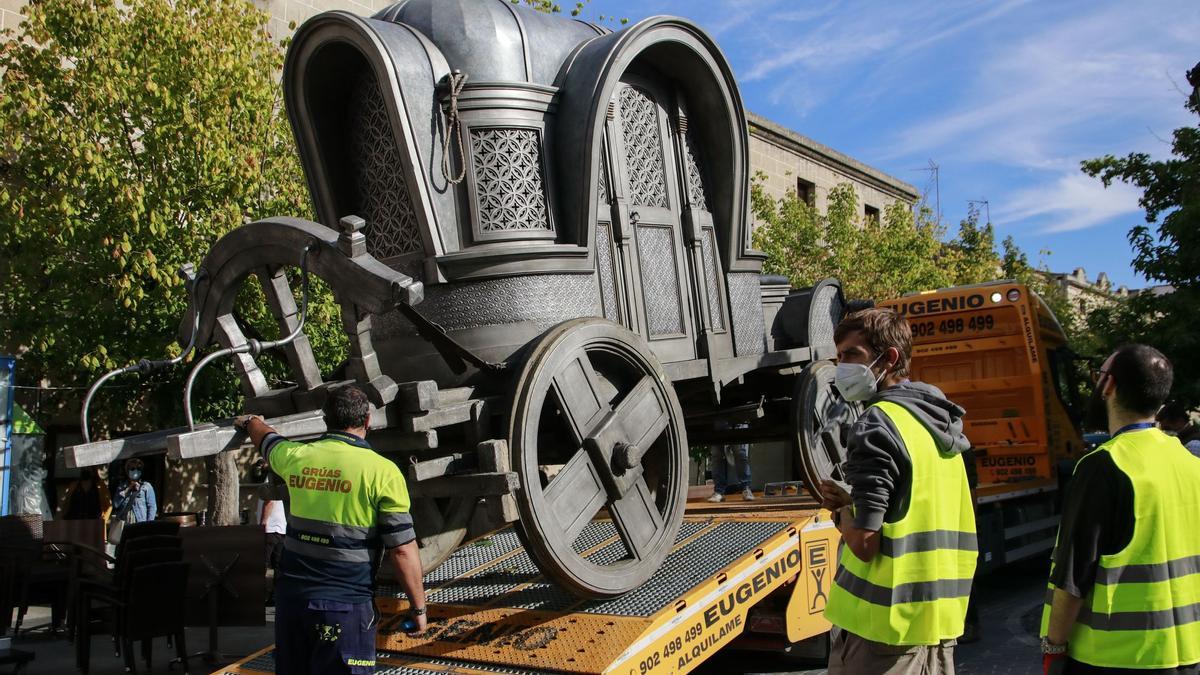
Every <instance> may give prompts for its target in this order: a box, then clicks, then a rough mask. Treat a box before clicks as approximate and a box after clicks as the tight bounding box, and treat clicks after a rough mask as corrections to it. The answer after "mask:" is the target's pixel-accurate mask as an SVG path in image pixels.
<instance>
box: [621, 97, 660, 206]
mask: <svg viewBox="0 0 1200 675" xmlns="http://www.w3.org/2000/svg"><path fill="white" fill-rule="evenodd" d="M620 97H621V135H622V137H623V138H624V140H625V167H626V171H625V173H626V175H627V177H628V178H629V197H630V201H632V202H633V203H634V204H638V205H641V206H653V207H659V208H664V209H665V208H667V207H668V206H669V204H668V202H667V174H666V168H665V160H664V159H663V148H662V134H661V132H660V131H659V125H658V105H656V104H655V103H654V100H653V99H651V98H650V97H649V96H647V95H646V94H645V93H643V92H642V91H641V90H640V89H637V88H635V87H624V88H622V89H621V94H620Z"/></svg>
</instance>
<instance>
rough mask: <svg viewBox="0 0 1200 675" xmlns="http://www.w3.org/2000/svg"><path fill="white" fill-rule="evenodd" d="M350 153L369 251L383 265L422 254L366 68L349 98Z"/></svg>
mask: <svg viewBox="0 0 1200 675" xmlns="http://www.w3.org/2000/svg"><path fill="white" fill-rule="evenodd" d="M348 107H349V109H350V110H353V111H354V116H353V118H352V119H351V120H350V133H349V136H350V149H349V154H350V157H352V158H353V159H352V160H351V161H352V164H353V172H354V185H355V187H356V190H357V195H356V196H357V198H358V205H359V211H360V212H359V213H358V214H357V215H359V216H361V217H363V218H364V219H366V221H367V226H366V228H365V230H364V231H363V233H364V234H365V235H366V237H367V251H368V252H369V253H370V254H371V255H373V256H375V257H376V258H379V259H380V260H384V259H387V258H391V257H394V256H398V255H404V254H406V253H414V252H417V251H420V250H422V244H421V233H420V229H419V226H418V224H417V216H416V212H415V211H414V210H413V206H412V197H411V195H410V194H409V191H408V184H407V183H406V182H405V180H404V172H403V170H402V169H401V167H402V166H403V165H402V164H401V162H400V148H399V147H398V146H397V145H396V136H395V133H394V132H393V131H392V122H391V120H390V119H389V118H388V113H387V106H386V105H385V103H384V100H383V94H382V92H380V90H379V83H378V82H377V80H376V79H375V75H374V74H373V73H372V71H371V70H370V69H366V70H365V71H364V72H363V74H362V75H361V76H360V78H359V80H358V82H357V83H356V84H355V87H354V90H353V92H352V94H351V96H350V104H349V106H348Z"/></svg>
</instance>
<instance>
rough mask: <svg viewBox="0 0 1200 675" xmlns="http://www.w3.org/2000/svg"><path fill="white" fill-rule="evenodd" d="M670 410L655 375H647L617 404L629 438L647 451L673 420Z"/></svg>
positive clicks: (618, 412) (623, 429)
mask: <svg viewBox="0 0 1200 675" xmlns="http://www.w3.org/2000/svg"><path fill="white" fill-rule="evenodd" d="M669 410H670V409H669V407H668V405H667V401H666V400H665V399H664V398H663V395H662V392H661V391H660V390H659V388H658V387H656V386H655V382H654V379H653V378H651V377H643V378H642V379H641V380H640V381H639V382H638V383H637V385H635V386H634V388H633V390H632V391H630V392H629V395H628V396H626V397H625V399H624V400H622V401H621V403H620V404H619V405H618V406H617V409H616V417H617V420H618V423H619V424H620V425H621V429H622V431H623V432H624V435H625V438H626V439H627V442H628V443H632V444H633V445H636V446H637V447H638V448H640V449H641V451H642V452H646V451H648V450H649V449H650V446H651V445H653V444H654V442H655V441H656V440H658V437H659V436H661V435H662V432H663V430H665V429H666V428H667V425H668V424H670V422H671V417H670V412H669Z"/></svg>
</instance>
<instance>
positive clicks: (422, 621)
mask: <svg viewBox="0 0 1200 675" xmlns="http://www.w3.org/2000/svg"><path fill="white" fill-rule="evenodd" d="M408 618H409V619H410V620H411V621H412V622H413V623H415V624H416V625H417V629H416V630H414V631H413V632H411V633H409V635H423V634H424V633H425V629H427V628H428V627H429V617H427V616H425V613H424V612H421V613H420V614H417V613H416V612H412V611H410V612H409V613H408Z"/></svg>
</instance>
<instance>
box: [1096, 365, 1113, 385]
mask: <svg viewBox="0 0 1200 675" xmlns="http://www.w3.org/2000/svg"><path fill="white" fill-rule="evenodd" d="M1108 374H1109V372H1108V371H1107V370H1104V369H1103V368H1092V384H1100V380H1102V379H1103V378H1104V376H1105V375H1108Z"/></svg>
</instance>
